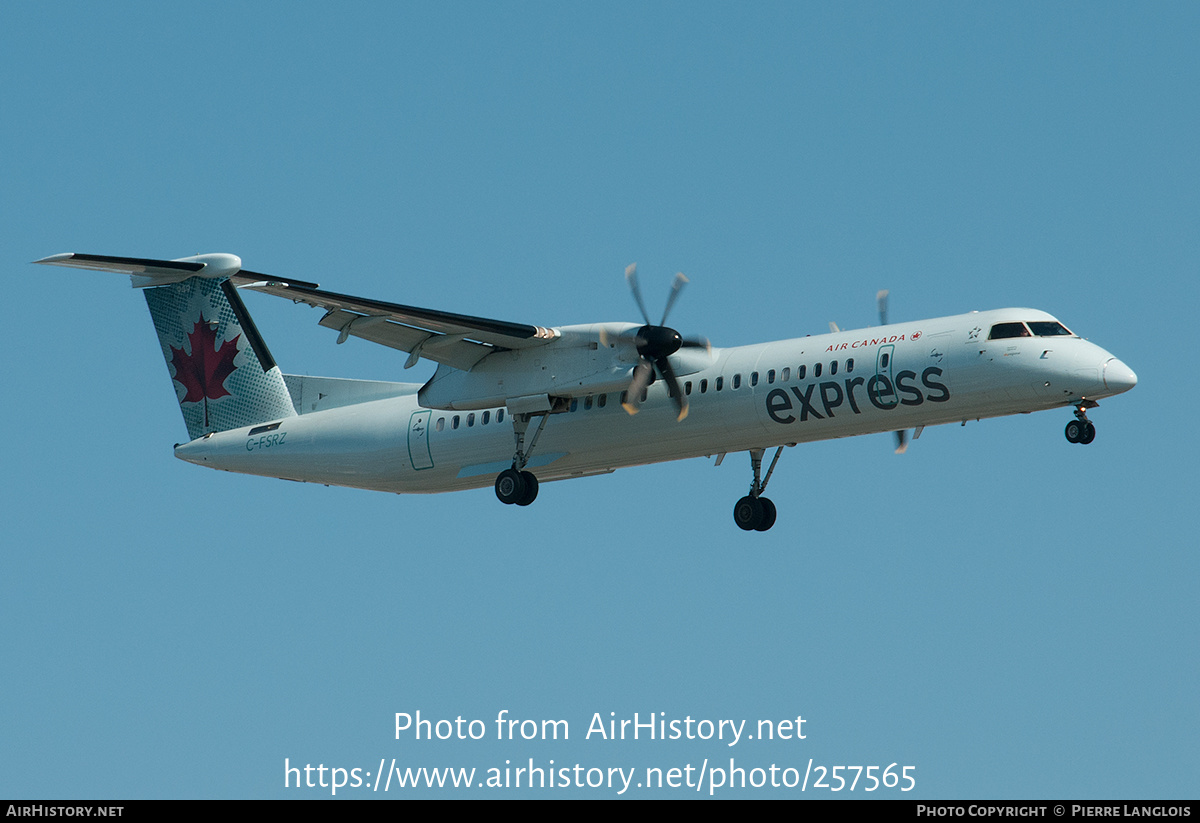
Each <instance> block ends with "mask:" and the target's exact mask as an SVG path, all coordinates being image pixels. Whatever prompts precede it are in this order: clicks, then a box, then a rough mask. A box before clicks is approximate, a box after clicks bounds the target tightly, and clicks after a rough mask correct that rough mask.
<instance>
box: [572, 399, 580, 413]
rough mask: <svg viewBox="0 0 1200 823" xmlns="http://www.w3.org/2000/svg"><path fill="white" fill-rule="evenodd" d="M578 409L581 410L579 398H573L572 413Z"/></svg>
mask: <svg viewBox="0 0 1200 823" xmlns="http://www.w3.org/2000/svg"><path fill="white" fill-rule="evenodd" d="M577 408H579V398H578V397H572V398H571V411H575V410H576V409H577Z"/></svg>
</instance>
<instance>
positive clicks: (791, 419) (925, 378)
mask: <svg viewBox="0 0 1200 823" xmlns="http://www.w3.org/2000/svg"><path fill="white" fill-rule="evenodd" d="M941 376H942V370H941V369H940V368H938V367H937V366H930V367H929V368H927V369H926V370H925V371H923V372H921V385H922V386H924V387H925V391H924V392H922V391H921V389H920V388H919V387H918V386H917V385H916V384H915V383H914V382H913V381H915V380H916V379H917V373H916V372H915V371H908V370H905V371H902V372H900V373H899V374H897V375H896V382H895V384H894V385H893V384H892V381H891V379H890V378H888V377H887V376H886V375H882V374H876V375H874V376H872V377H871V378H869V379H864V378H862V377H851V378H848V379H846V380H844V381H842V382H838V381H836V380H826V381H823V382H821V383H809V384H808V385H806V386H804V387H800V386H792V387H791V394H790V395H789V394H788V392H786V391H784V390H783V389H772V390H771V391H769V392H767V398H766V405H767V415H768V416H769V417H770V418H771V419H772V420H774V421H775V422H776V423H782V424H784V425H787V424H789V423H795V422H796V420H797V419H799V420H800V422H802V423H803V422H804V421H806V420H808V419H809V418H813V419H815V420H824V419H825V418H827V417H834V416H835V414H834V409H840V408H842V407H843V406H849V407H850V411H851V412H852V413H853V414H861V413H862V410H861V409H860V408H859V405H858V398H857V397H856V396H855V393H854V392H855V389H858V388H859V387H862V388H863V390H864V392H865V393H866V395H867V400H868V401H869V402H870V403H871V405H872V406H874V407H875V408H877V409H881V410H883V411H889V410H891V409H894V408H896V407H897V406H900V405H904V406H919V405H921V404H922V403H924V402H926V401H929V402H930V403H945V402H946V401H947V400H949V399H950V388H949V387H948V386H947V385H946V384H945V383H943V382H941V381H940V380H938V379H937V378H940V377H941ZM793 398H794V400H793ZM818 407H819V409H820V410H818ZM797 409H798V411H799V417H797V415H796V414H793V413H792V412H793V411H796V410H797ZM822 411H824V414H822V413H821V412H822Z"/></svg>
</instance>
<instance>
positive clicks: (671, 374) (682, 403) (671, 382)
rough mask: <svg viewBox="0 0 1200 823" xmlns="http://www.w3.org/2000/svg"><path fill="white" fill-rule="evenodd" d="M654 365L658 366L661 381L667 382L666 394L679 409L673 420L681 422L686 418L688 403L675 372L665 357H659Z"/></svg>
mask: <svg viewBox="0 0 1200 823" xmlns="http://www.w3.org/2000/svg"><path fill="white" fill-rule="evenodd" d="M654 365H656V366H658V370H659V372H660V373H661V374H662V376H663V379H665V380H666V381H667V387H668V393H669V394H670V395H671V399H672V400H674V401H675V407H676V408H677V409H679V415H678V416H677V417H676V418H675V420H676V422H682V421H683V419H684V418H685V417H687V416H688V401H687V396H686V395H685V394H684V393H683V386H681V385H679V378H678V377H676V376H675V370H674V369H673V368H671V361H670V360H669V359H668V358H666V357H660V358H658V360H656V361H655V363H654Z"/></svg>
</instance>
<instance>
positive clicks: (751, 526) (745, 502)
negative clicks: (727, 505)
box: [733, 446, 783, 532]
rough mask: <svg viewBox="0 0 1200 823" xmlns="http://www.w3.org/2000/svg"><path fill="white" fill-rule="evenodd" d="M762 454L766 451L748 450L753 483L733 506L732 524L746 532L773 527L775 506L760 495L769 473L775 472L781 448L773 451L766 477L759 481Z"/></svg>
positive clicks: (761, 530)
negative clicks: (747, 491)
mask: <svg viewBox="0 0 1200 823" xmlns="http://www.w3.org/2000/svg"><path fill="white" fill-rule="evenodd" d="M764 454H766V449H751V450H750V465H751V467H752V468H753V469H754V481H753V482H752V483H751V484H750V493H749V494H748V495H746V496H745V497H743V498H742V499H741V500H739V501H738V502H737V503H735V504H734V506H733V522H734V523H737V525H738V528H739V529H742V530H744V531H748V532H754V531H758V532H765V531H766V530H767V529H769V528H771V527H772V526H774V525H775V514H776V511H775V504H774V503H772V502H771V501H770V499H769V498H766V497H763V496H762V493H763V491H765V490H766V488H767V481H769V480H770V479H771V472H773V471H775V464H776V463H778V462H779V456H780V455H781V454H783V446H780V447H779V448H778V449H776V450H775V457H774V459H772V460H771V465H770V467H768V469H767V475H766V477H763V478H762V479H761V480H760V479H759V476H760V473H761V472H762V459H763V455H764Z"/></svg>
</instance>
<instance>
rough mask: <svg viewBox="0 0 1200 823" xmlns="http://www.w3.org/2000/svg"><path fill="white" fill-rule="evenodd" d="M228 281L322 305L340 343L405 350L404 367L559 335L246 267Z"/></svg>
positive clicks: (454, 362) (452, 361) (467, 358)
mask: <svg viewBox="0 0 1200 823" xmlns="http://www.w3.org/2000/svg"><path fill="white" fill-rule="evenodd" d="M233 279H234V282H235V284H236V285H238V286H239V287H241V288H248V289H252V290H254V291H260V292H265V293H267V294H273V295H275V296H277V297H286V298H288V299H289V300H295V301H297V302H300V303H307V304H308V305H310V306H318V307H320V308H322V309H325V310H326V312H327V313H326V315H325V316H324V317H322V318H321V321H320V324H321V325H322V326H324V327H326V328H329V329H335V330H336V331H338V332H339V335H338V342H339V343H342V342H345V340H346V338H347V337H349V336H353V337H361V338H362V339H364V340H370V341H371V342H373V343H379V344H381V345H384V346H390V347H391V348H393V349H399V350H401V351H406V352H409V358H408V360H407V361H406V362H405V364H404V365H405V367H406V368H407V367H409V366H412V365H414V364H415V363H416V362H417V358H419V357H426V358H429V359H430V360H434V361H436V362H438V363H445V364H446V365H448V366H453V367H454V368H457V369H463V370H464V371H465V370H467V369H470V368H471V367H472V366H474V365H475V364H476V363H478V362H479V361H480V360H482V359H483V358H484V357H487V356H488V355H489V354H491V353H492V352H494V351H504V350H507V349H523V348H530V347H533V346H541V345H545V344H546V343H549V342H550V341H552V340H554V339H556V338H557V337H558V332H556V331H555V330H554V329H548V328H543V327H541V326H529V325H525V324H523V323H510V322H508V321H505V320H491V319H489V318H486V317H473V316H471V315H466V314H454V313H452V312H444V311H438V310H436V309H422V308H418V307H416V306H404V305H401V304H399V303H387V302H384V301H382V300H371V299H369V298H365V297H353V296H351V295H348V294H339V293H337V292H331V291H324V290H322V289H320V288H317V286H316V284H315V283H303V282H300V281H295V280H288V281H281V280H277V279H274V278H270V277H267V276H265V275H256V274H254V273H252V272H246V271H243V272H240V273H238V274H237V275H235V276H234V278H233Z"/></svg>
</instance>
